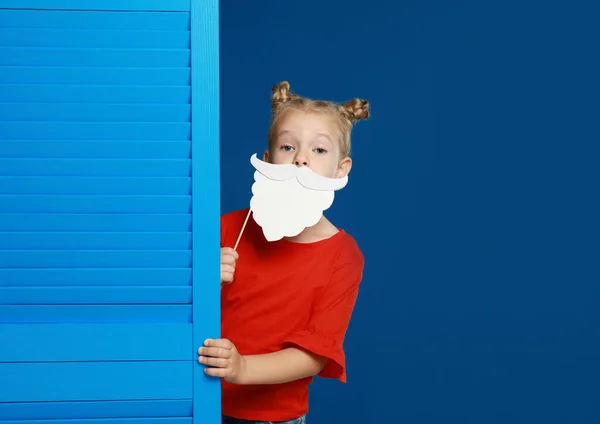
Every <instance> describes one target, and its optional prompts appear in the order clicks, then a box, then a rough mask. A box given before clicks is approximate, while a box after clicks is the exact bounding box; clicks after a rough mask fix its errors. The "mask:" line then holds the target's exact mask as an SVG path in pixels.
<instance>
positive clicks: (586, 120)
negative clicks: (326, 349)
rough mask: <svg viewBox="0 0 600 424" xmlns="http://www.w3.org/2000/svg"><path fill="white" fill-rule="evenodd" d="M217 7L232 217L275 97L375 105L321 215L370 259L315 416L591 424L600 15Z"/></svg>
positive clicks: (398, 7) (599, 416)
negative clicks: (335, 377)
mask: <svg viewBox="0 0 600 424" xmlns="http://www.w3.org/2000/svg"><path fill="white" fill-rule="evenodd" d="M591 4H592V2H577V1H575V2H571V3H570V5H568V6H567V5H566V3H562V4H560V3H559V2H532V1H519V2H517V1H504V2H481V1H455V2H444V1H416V0H415V1H402V2H390V1H370V2H367V3H365V2H361V1H358V0H343V1H342V0H330V1H327V2H324V1H314V0H305V1H302V2H276V1H258V2H256V1H255V2H239V1H233V0H222V1H221V42H222V44H221V71H222V73H221V78H222V80H221V84H222V88H221V93H222V109H221V114H222V115H221V116H222V126H221V132H222V144H221V154H222V159H221V165H222V170H221V172H222V203H221V206H222V211H223V212H228V211H230V210H233V209H237V208H242V207H246V206H247V204H248V201H249V199H250V196H251V194H250V185H251V183H252V169H251V167H250V165H249V157H250V155H251V154H252V153H254V152H257V153H261V152H262V151H263V149H264V147H265V144H266V132H267V126H268V120H269V98H270V88H271V86H272V85H273V84H274V83H276V82H278V81H281V80H289V81H290V82H291V85H292V89H294V90H295V91H297V92H298V93H299V94H301V95H305V96H309V97H318V98H325V99H332V100H338V101H343V100H347V99H349V98H352V97H356V96H358V97H364V98H367V99H369V100H370V101H371V102H372V119H371V120H370V121H367V122H361V123H359V125H358V126H357V127H356V129H355V132H354V145H353V148H354V160H355V162H354V163H355V167H354V169H353V171H352V173H351V175H350V184H349V185H348V187H347V188H345V189H344V190H343V191H342V192H340V194H339V196H338V197H337V198H336V202H335V204H334V206H333V208H332V210H331V212H330V214H329V216H330V218H331V219H332V220H333V221H334V222H335V223H336V224H337V225H339V226H341V227H344V228H345V229H347V230H348V231H349V232H350V233H352V234H353V235H354V236H355V237H356V239H357V240H358V242H359V243H360V245H361V246H362V248H363V251H364V253H365V256H366V270H365V278H364V283H363V287H362V292H361V295H360V298H359V302H358V305H357V308H356V312H355V315H354V318H353V321H352V323H351V328H350V331H349V333H348V337H347V342H346V346H347V353H348V365H349V382H348V384H347V385H341V384H339V383H337V382H330V381H322V380H317V382H316V383H315V384H314V385H313V391H312V394H311V408H312V409H311V414H310V422H311V423H314V424H320V423H342V422H368V423H376V422H378V420H389V421H386V422H394V423H396V422H397V423H442V422H443V423H461V424H467V423H477V424H480V423H503V424H504V423H521V422H522V423H534V422H535V423H542V422H543V423H559V422H560V423H565V422H571V423H592V422H594V423H596V422H600V409H599V408H598V400H599V399H600V389H599V386H598V380H599V379H600V372H599V371H600V368H599V365H598V357H599V355H600V343H599V341H598V333H599V326H600V313H599V311H598V300H599V299H600V297H599V295H600V290H599V288H598V283H599V281H600V278H599V275H598V267H597V263H598V253H599V247H598V225H597V217H598V216H599V215H598V212H599V211H598V207H597V197H598V186H597V182H598V181H600V178H599V176H598V175H597V174H598V171H597V168H598V165H597V164H598V157H599V156H598V149H597V147H596V145H597V143H598V141H599V140H600V137H599V134H598V125H597V124H598V112H599V103H598V94H599V90H598V88H599V85H598V78H597V76H598V75H600V69H599V66H598V40H600V30H599V27H598V24H597V23H598V12H599V10H598V7H595V8H594V7H593V6H591Z"/></svg>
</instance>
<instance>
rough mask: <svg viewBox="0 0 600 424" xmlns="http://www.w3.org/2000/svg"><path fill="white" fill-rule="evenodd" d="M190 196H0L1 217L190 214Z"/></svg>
mask: <svg viewBox="0 0 600 424" xmlns="http://www.w3.org/2000/svg"><path fill="white" fill-rule="evenodd" d="M190 212H191V196H108V195H96V196H94V195H90V196H81V195H78V196H69V195H22V196H19V195H12V194H6V195H0V213H102V214H104V213H190Z"/></svg>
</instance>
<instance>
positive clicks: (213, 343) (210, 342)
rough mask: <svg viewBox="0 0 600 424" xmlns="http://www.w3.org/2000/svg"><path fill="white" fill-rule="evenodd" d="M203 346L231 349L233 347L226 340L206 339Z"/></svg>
mask: <svg viewBox="0 0 600 424" xmlns="http://www.w3.org/2000/svg"><path fill="white" fill-rule="evenodd" d="M204 346H207V347H222V348H225V349H231V348H232V347H233V344H232V343H231V342H230V341H229V340H227V339H206V340H205V341H204Z"/></svg>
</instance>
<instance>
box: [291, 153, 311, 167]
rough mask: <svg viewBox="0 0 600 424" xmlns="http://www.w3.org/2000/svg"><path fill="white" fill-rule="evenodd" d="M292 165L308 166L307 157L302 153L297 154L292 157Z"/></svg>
mask: <svg viewBox="0 0 600 424" xmlns="http://www.w3.org/2000/svg"><path fill="white" fill-rule="evenodd" d="M294 165H296V166H299V167H300V166H308V160H307V157H306V156H305V155H303V154H299V155H297V156H296V158H295V159H294Z"/></svg>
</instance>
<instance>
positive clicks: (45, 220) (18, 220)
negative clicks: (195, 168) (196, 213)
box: [0, 213, 192, 232]
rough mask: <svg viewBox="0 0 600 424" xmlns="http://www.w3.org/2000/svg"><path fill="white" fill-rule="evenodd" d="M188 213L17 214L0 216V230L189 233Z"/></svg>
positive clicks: (189, 218) (190, 225) (190, 224)
mask: <svg viewBox="0 0 600 424" xmlns="http://www.w3.org/2000/svg"><path fill="white" fill-rule="evenodd" d="M191 228H192V223H191V215H189V214H151V215H149V214H105V215H98V214H74V213H66V214H43V213H38V214H27V213H24V214H16V213H4V214H2V215H0V231H24V232H29V231H34V232H35V231H88V232H89V231H93V232H96V231H130V232H134V231H152V232H162V231H165V232H171V231H175V232H181V231H184V232H186V231H191Z"/></svg>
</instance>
